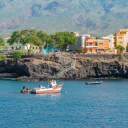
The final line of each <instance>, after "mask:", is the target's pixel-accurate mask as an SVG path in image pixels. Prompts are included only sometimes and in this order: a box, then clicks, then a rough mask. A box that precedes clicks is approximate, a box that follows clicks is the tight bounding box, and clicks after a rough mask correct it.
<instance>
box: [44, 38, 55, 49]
mask: <svg viewBox="0 0 128 128" xmlns="http://www.w3.org/2000/svg"><path fill="white" fill-rule="evenodd" d="M46 45H49V46H50V47H51V48H54V47H55V45H56V40H55V35H49V39H48V41H47V44H46Z"/></svg>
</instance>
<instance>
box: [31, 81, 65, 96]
mask: <svg viewBox="0 0 128 128" xmlns="http://www.w3.org/2000/svg"><path fill="white" fill-rule="evenodd" d="M62 86H63V84H61V85H57V84H56V80H54V81H53V80H52V81H48V87H47V88H46V87H42V85H39V88H33V89H32V90H31V93H34V94H47V93H59V92H60V91H61V88H62Z"/></svg>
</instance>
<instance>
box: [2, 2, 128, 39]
mask: <svg viewBox="0 0 128 128" xmlns="http://www.w3.org/2000/svg"><path fill="white" fill-rule="evenodd" d="M127 12H128V1H126V0H122V1H121V0H109V1H107V0H67V1H64V0H37V1H34V2H33V1H32V0H19V1H16V0H0V19H1V20H0V36H2V37H7V36H10V35H11V33H12V32H13V31H15V30H21V29H37V30H43V31H45V32H47V33H49V34H51V33H55V32H56V31H78V32H79V33H81V34H83V33H90V34H92V35H95V36H105V35H108V34H111V33H115V32H118V31H119V29H121V28H128V23H127V20H128V14H127Z"/></svg>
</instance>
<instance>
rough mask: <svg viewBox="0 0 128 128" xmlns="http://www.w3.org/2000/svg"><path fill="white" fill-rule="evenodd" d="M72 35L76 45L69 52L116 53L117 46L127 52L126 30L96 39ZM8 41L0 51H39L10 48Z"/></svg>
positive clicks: (37, 49) (27, 46)
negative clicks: (80, 50)
mask: <svg viewBox="0 0 128 128" xmlns="http://www.w3.org/2000/svg"><path fill="white" fill-rule="evenodd" d="M71 33H72V34H74V35H75V37H77V44H76V45H70V46H69V47H68V50H69V51H73V52H74V51H75V50H76V49H79V48H82V49H83V53H115V54H116V53H117V50H116V49H115V47H116V46H117V45H121V46H123V47H124V48H125V51H124V52H128V29H120V32H119V33H114V34H110V35H108V36H106V37H102V38H97V37H92V36H91V35H90V34H82V35H79V33H78V32H71ZM8 39H10V37H7V38H4V40H5V42H6V46H2V47H3V48H0V50H3V49H4V50H8V51H13V50H22V51H28V49H31V50H33V51H34V52H39V51H40V49H39V47H37V46H33V47H30V46H29V44H28V45H26V46H22V45H21V44H19V43H15V44H14V45H12V46H9V44H8V43H7V40H8ZM51 49H53V50H52V52H56V51H59V50H57V49H59V48H47V49H42V51H43V52H44V53H47V52H51Z"/></svg>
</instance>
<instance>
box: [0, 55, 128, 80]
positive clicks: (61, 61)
mask: <svg viewBox="0 0 128 128" xmlns="http://www.w3.org/2000/svg"><path fill="white" fill-rule="evenodd" d="M107 58H108V57H107ZM0 78H4V79H5V78H16V79H17V80H33V81H35V80H45V79H87V78H128V64H127V59H124V60H121V59H120V58H113V59H102V57H101V58H99V57H97V58H96V57H95V58H93V57H89V56H86V55H85V56H83V55H79V56H76V55H75V54H66V55H65V54H46V55H43V56H42V57H32V58H23V59H21V60H20V61H14V60H13V59H11V58H9V59H7V61H0Z"/></svg>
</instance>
